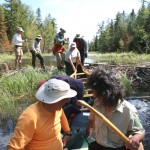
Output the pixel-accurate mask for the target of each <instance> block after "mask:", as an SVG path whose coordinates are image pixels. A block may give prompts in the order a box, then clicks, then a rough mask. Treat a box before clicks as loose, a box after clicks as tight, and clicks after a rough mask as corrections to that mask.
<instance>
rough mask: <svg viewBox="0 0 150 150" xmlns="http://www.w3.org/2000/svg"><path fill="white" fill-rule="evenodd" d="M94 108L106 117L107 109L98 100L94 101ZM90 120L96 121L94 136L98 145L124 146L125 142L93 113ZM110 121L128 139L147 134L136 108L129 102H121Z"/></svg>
mask: <svg viewBox="0 0 150 150" xmlns="http://www.w3.org/2000/svg"><path fill="white" fill-rule="evenodd" d="M93 107H94V108H95V109H96V110H98V111H99V112H100V113H102V114H103V115H104V116H105V108H104V107H103V106H102V105H101V104H100V102H99V101H98V100H95V101H94V106H93ZM89 119H90V120H95V126H94V129H93V133H92V136H93V137H94V138H95V140H96V142H97V143H98V144H100V145H102V146H104V147H111V148H118V147H122V146H124V141H123V140H122V139H121V138H120V137H119V136H118V135H117V134H116V133H114V131H112V129H110V128H109V127H108V126H107V125H106V124H105V123H104V122H103V121H102V120H101V119H100V118H99V117H97V116H96V115H95V114H94V113H93V112H91V113H90V116H89ZM108 119H109V120H110V121H111V122H112V123H113V124H114V125H115V126H116V127H117V128H118V129H119V130H120V131H121V132H122V133H123V134H125V135H126V136H127V137H128V136H129V135H134V134H144V133H145V130H144V129H143V127H142V124H141V123H140V120H139V117H138V114H137V110H136V108H135V107H134V105H132V104H130V103H129V102H128V101H125V100H124V101H123V102H121V101H119V103H118V106H117V107H116V109H115V110H114V111H113V112H112V114H111V115H110V117H108Z"/></svg>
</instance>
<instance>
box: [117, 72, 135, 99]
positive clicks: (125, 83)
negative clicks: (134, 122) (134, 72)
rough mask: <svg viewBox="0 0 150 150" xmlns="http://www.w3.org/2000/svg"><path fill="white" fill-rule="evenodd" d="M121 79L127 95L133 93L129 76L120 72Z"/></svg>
mask: <svg viewBox="0 0 150 150" xmlns="http://www.w3.org/2000/svg"><path fill="white" fill-rule="evenodd" d="M120 80H121V81H122V84H123V86H124V91H125V96H126V97H127V96H130V95H132V93H133V88H132V86H131V83H130V81H129V79H128V78H127V76H126V75H125V74H120Z"/></svg>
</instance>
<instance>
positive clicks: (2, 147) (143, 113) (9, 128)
mask: <svg viewBox="0 0 150 150" xmlns="http://www.w3.org/2000/svg"><path fill="white" fill-rule="evenodd" d="M129 101H130V102H131V103H132V104H133V105H135V107H136V108H137V110H138V114H139V117H140V120H141V122H142V125H143V127H144V129H145V131H146V134H145V139H144V142H143V145H144V149H145V150H150V102H149V101H145V100H142V99H129ZM0 127H3V129H2V128H0V150H6V145H7V144H8V142H9V139H10V138H11V135H12V133H13V129H14V127H15V122H14V120H13V119H12V120H5V121H3V122H0Z"/></svg>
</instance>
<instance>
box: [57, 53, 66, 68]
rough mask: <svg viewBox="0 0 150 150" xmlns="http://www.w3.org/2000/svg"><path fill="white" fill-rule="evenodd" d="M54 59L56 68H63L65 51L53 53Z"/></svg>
mask: <svg viewBox="0 0 150 150" xmlns="http://www.w3.org/2000/svg"><path fill="white" fill-rule="evenodd" d="M55 56H56V61H57V69H58V70H60V69H63V68H64V63H65V52H62V53H55Z"/></svg>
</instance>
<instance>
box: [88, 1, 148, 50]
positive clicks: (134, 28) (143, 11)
mask: <svg viewBox="0 0 150 150" xmlns="http://www.w3.org/2000/svg"><path fill="white" fill-rule="evenodd" d="M89 51H97V52H101V53H110V52H129V51H134V52H136V53H150V3H149V2H147V1H142V5H141V8H140V9H139V11H138V13H137V14H135V11H134V9H133V10H132V11H131V13H130V14H129V15H127V14H126V13H125V11H123V12H122V13H120V12H118V13H117V14H116V17H115V19H114V20H112V19H111V21H110V22H109V23H108V24H107V25H105V22H102V23H100V24H99V25H98V31H97V34H96V36H95V37H94V39H93V40H92V42H90V43H89Z"/></svg>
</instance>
